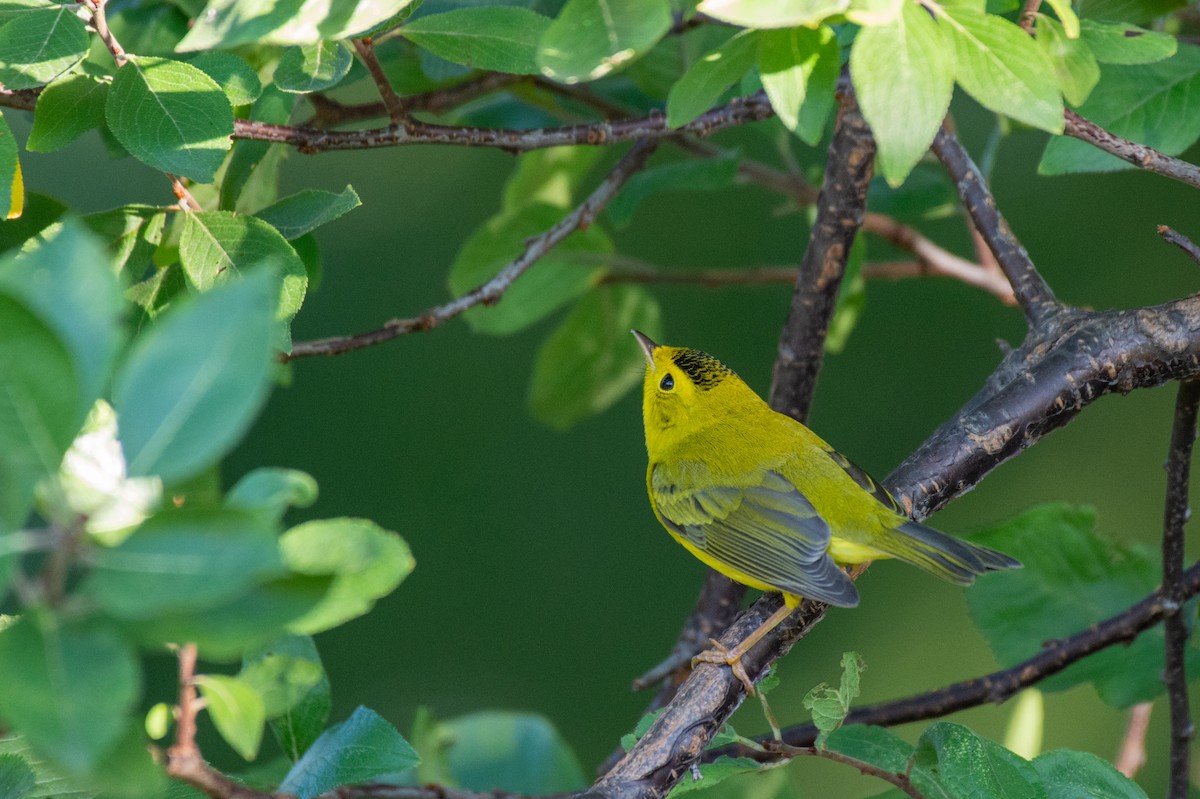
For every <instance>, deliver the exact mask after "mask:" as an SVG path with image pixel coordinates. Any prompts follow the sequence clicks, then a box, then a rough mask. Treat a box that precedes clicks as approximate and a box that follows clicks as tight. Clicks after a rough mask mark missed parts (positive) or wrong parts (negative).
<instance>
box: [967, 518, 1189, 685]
mask: <svg viewBox="0 0 1200 799" xmlns="http://www.w3.org/2000/svg"><path fill="white" fill-rule="evenodd" d="M1095 522H1096V519H1095V513H1094V511H1092V510H1090V509H1086V508H1072V507H1069V506H1066V505H1042V506H1039V507H1036V508H1032V509H1030V510H1029V511H1026V512H1025V513H1023V514H1021V515H1020V516H1018V517H1016V518H1014V519H1011V520H1009V521H1007V522H1005V523H1003V524H1001V525H999V526H997V527H994V528H992V529H990V530H987V531H985V532H983V533H981V534H980V535H979V536H978V537H977V540H978V541H979V542H980V543H984V544H986V545H988V546H991V547H995V548H997V549H1000V550H1002V551H1004V552H1008V553H1011V554H1012V555H1013V556H1014V557H1016V558H1017V559H1019V560H1020V561H1021V562H1022V563H1024V564H1025V567H1024V568H1023V569H1021V570H1019V571H1016V572H1013V573H1011V574H1007V575H1005V576H1004V577H1003V578H1001V579H997V577H996V576H995V575H985V576H984V577H982V578H981V579H980V580H979V581H978V582H977V583H976V585H974V586H972V587H971V588H968V589H967V604H968V607H969V609H970V612H971V617H972V619H974V621H975V624H976V626H978V627H979V629H980V631H981V632H982V633H983V635H984V637H985V638H987V640H988V643H989V644H990V645H991V647H992V649H993V650H994V651H995V653H996V657H997V658H998V659H999V660H1000V662H1001V663H1002V664H1004V665H1005V666H1009V665H1012V664H1014V663H1017V662H1020V661H1022V660H1025V659H1026V658H1029V657H1031V656H1032V655H1034V654H1035V653H1036V652H1038V650H1040V649H1041V648H1042V644H1043V642H1045V641H1050V640H1054V639H1056V638H1062V637H1065V636H1067V635H1070V634H1072V633H1075V632H1079V631H1080V630H1083V629H1086V628H1087V627H1089V626H1090V625H1092V624H1095V623H1096V622H1098V621H1100V620H1102V619H1105V618H1107V617H1109V616H1112V615H1114V614H1116V613H1119V612H1120V611H1122V610H1124V609H1125V608H1127V607H1129V606H1130V605H1132V604H1134V603H1136V602H1137V601H1139V600H1140V599H1142V598H1143V597H1145V596H1146V595H1147V594H1149V593H1150V592H1151V591H1153V590H1154V588H1155V586H1157V585H1158V583H1159V582H1160V580H1161V574H1162V572H1161V567H1160V565H1159V562H1158V558H1157V553H1154V554H1151V553H1148V552H1147V551H1145V550H1143V549H1141V548H1137V547H1124V546H1120V545H1118V544H1115V543H1113V542H1111V541H1108V540H1106V539H1104V538H1101V537H1100V536H1098V535H1096V533H1095V532H1094V528H1095ZM1048 539H1050V540H1053V541H1054V547H1052V548H1047V547H1046V546H1045V542H1046V541H1047V540H1048ZM1188 608H1189V610H1188V616H1189V618H1194V616H1195V612H1196V611H1195V606H1194V605H1193V604H1189V605H1188ZM1188 651H1189V653H1193V652H1195V651H1196V645H1195V643H1194V642H1193V643H1192V644H1189V650H1188ZM1191 663H1193V664H1195V663H1197V660H1196V658H1195V657H1192V658H1191ZM1193 668H1194V666H1193ZM1162 669H1163V634H1162V628H1161V627H1156V628H1154V629H1152V630H1149V631H1147V632H1145V633H1143V634H1142V635H1140V636H1138V637H1137V638H1136V639H1135V640H1134V641H1133V642H1131V643H1130V644H1129V645H1127V646H1120V647H1109V648H1108V649H1105V650H1103V651H1102V652H1097V653H1096V654H1094V655H1092V656H1091V657H1089V658H1087V659H1086V660H1084V661H1081V662H1079V663H1077V664H1075V665H1073V666H1069V667H1068V668H1067V669H1066V670H1065V671H1063V672H1062V673H1061V674H1058V675H1056V676H1054V677H1051V678H1050V679H1049V680H1046V681H1045V682H1043V683H1041V684H1040V685H1039V687H1040V688H1042V689H1043V690H1048V691H1058V690H1063V689H1066V688H1070V687H1071V686H1074V685H1078V684H1079V683H1082V682H1090V683H1092V684H1093V685H1094V686H1095V688H1096V691H1097V693H1099V694H1100V697H1101V698H1102V699H1104V701H1106V702H1108V703H1109V704H1112V705H1115V706H1117V707H1127V706H1129V705H1132V704H1134V703H1136V702H1144V701H1148V700H1151V699H1153V698H1154V697H1156V696H1158V695H1159V694H1161V693H1162V692H1163V690H1164V687H1163V683H1162V680H1161V679H1160V675H1161V673H1162ZM1193 673H1194V672H1193Z"/></svg>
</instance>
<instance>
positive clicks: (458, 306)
mask: <svg viewBox="0 0 1200 799" xmlns="http://www.w3.org/2000/svg"><path fill="white" fill-rule="evenodd" d="M657 146H658V143H657V142H656V141H653V140H647V141H640V142H638V143H637V144H635V145H634V146H633V148H632V149H631V150H630V151H629V152H628V153H626V154H625V157H624V158H622V159H621V160H620V161H619V162H618V163H617V165H616V166H615V167H613V170H612V172H610V173H609V174H608V177H606V178H605V179H604V180H603V181H602V182H601V183H600V185H599V186H597V187H596V189H595V191H593V192H592V193H591V194H590V195H589V196H588V198H587V199H586V200H584V201H583V203H582V204H581V205H580V206H579V207H577V208H576V209H575V210H574V211H572V212H571V213H569V214H567V215H566V216H565V217H563V219H562V220H561V221H560V222H558V224H556V225H554V226H553V227H551V228H550V229H549V230H547V231H546V232H545V233H542V234H541V235H538V236H534V237H532V238H530V239H528V240H527V241H526V244H525V250H524V251H523V252H522V253H521V254H520V255H519V256H517V258H516V259H515V260H513V261H512V262H510V263H509V264H508V265H506V266H505V267H504V268H502V269H501V270H500V271H499V272H498V273H497V274H496V276H495V277H493V278H492V279H491V280H489V281H487V282H486V283H484V284H482V285H480V286H476V287H475V288H473V289H471V290H470V291H468V292H467V293H466V294H463V295H462V296H461V297H458V298H457V299H454V300H451V301H450V302H448V303H445V304H443V305H437V306H434V307H433V308H429V309H427V310H426V311H425V312H423V313H422V314H420V315H418V316H413V317H410V318H408V319H392V320H390V321H389V322H387V323H386V324H385V325H384V326H383V327H381V328H378V329H377V330H372V331H369V332H367V333H360V334H358V335H354V336H338V337H334V338H325V339H318V340H316V341H301V342H298V343H297V344H296V345H295V346H294V347H292V351H291V353H288V354H286V355H282V356H281V359H282V360H283V361H284V362H285V363H286V362H287V361H291V360H294V359H296V358H303V357H307V356H311V355H342V354H344V353H347V352H351V351H353V350H357V349H362V348H363V347H369V346H371V345H373V344H379V343H381V342H384V341H388V340H390V339H393V338H396V337H398V336H403V335H405V334H407V333H412V332H414V331H417V330H429V329H431V328H434V327H437V326H438V325H440V324H443V323H445V322H448V321H450V320H451V319H453V318H454V317H456V316H459V315H460V314H462V313H463V312H465V311H467V310H469V309H471V308H474V307H475V306H476V305H493V304H495V303H497V302H499V301H500V299H501V298H502V297H503V296H504V292H505V291H507V290H508V287H509V286H511V285H512V284H513V283H514V282H515V281H516V280H517V278H519V277H521V275H523V274H525V272H526V271H527V270H528V269H529V268H530V267H531V266H533V265H534V264H535V263H537V261H538V259H539V258H541V257H542V256H543V255H545V254H546V253H547V252H549V251H550V250H551V249H552V248H553V247H554V246H555V245H557V244H558V243H559V242H561V241H562V240H563V239H565V238H566V237H567V236H569V235H571V234H572V233H574V232H575V231H576V230H580V229H582V228H586V227H587V226H588V225H590V224H591V223H592V221H593V220H595V218H596V215H597V214H599V213H600V211H601V210H603V208H604V206H605V205H607V204H608V202H609V201H610V200H611V199H612V198H613V197H615V196H616V195H617V193H618V192H619V191H620V190H621V187H622V186H624V185H625V181H627V180H628V179H629V178H630V176H632V175H633V174H634V173H635V172H637V171H638V170H639V169H641V168H642V167H643V166H644V165H645V163H646V159H647V158H649V157H650V153H652V152H654V149H655V148H656V147H657Z"/></svg>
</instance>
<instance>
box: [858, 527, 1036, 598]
mask: <svg viewBox="0 0 1200 799" xmlns="http://www.w3.org/2000/svg"><path fill="white" fill-rule="evenodd" d="M871 545H872V546H873V547H875V548H877V549H879V550H881V551H883V552H886V553H887V554H888V555H891V556H892V557H894V558H899V559H900V560H902V561H904V562H906V563H911V564H912V565H913V566H916V567H917V568H918V569H924V570H925V571H927V572H929V573H930V574H933V575H936V576H938V577H941V578H942V579H944V580H949V581H950V582H952V583H958V584H959V585H970V584H971V583H973V582H974V581H975V577H976V576H977V575H980V574H983V573H984V572H989V571H1000V570H1003V569H1019V568H1021V562H1020V561H1018V560H1016V559H1015V558H1010V557H1009V556H1008V555H1005V554H1004V553H1003V552H997V551H996V550H994V549H989V548H988V547H983V546H979V545H978V544H972V543H969V542H967V541H963V540H961V539H958V538H954V537H953V536H949V535H946V534H945V533H943V532H939V531H938V530H934V529H933V528H932V527H926V526H925V525H923V524H920V523H918V522H905V523H904V524H902V525H900V526H899V527H897V528H896V529H894V530H889V531H888V532H887V533H885V534H884V535H883V536H882V537H881V538H879V539H876V540H874V541H872V542H871Z"/></svg>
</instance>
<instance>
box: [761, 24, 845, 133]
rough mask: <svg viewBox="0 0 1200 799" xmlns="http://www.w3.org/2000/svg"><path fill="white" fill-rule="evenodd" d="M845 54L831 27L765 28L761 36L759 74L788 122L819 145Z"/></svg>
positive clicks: (772, 102) (780, 116) (770, 96)
mask: <svg viewBox="0 0 1200 799" xmlns="http://www.w3.org/2000/svg"><path fill="white" fill-rule="evenodd" d="M840 64H841V53H840V52H839V50H838V45H837V35H836V34H835V33H834V32H833V29H832V28H830V27H829V26H827V25H821V26H819V27H818V28H816V29H815V30H814V29H812V28H784V29H781V30H770V31H764V32H763V33H762V34H761V35H760V36H759V40H758V74H759V77H760V78H761V80H762V85H763V89H765V90H766V92H767V97H769V98H770V99H771V107H772V108H774V109H775V113H776V114H778V115H779V120H780V121H781V122H782V123H783V124H784V126H785V127H786V128H787V129H788V130H790V131H792V132H793V133H795V134H796V135H797V136H799V137H800V138H801V139H802V140H803V141H804V142H805V143H806V144H810V145H813V146H816V144H817V142H819V141H820V140H821V136H822V135H823V134H824V132H825V123H826V121H827V120H828V118H829V113H830V111H831V110H833V104H834V89H835V87H836V86H837V78H838V67H839V65H840Z"/></svg>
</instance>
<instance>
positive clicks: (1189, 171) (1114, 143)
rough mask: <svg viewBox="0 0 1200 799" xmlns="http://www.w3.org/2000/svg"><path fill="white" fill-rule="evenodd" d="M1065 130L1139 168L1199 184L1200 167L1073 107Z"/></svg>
mask: <svg viewBox="0 0 1200 799" xmlns="http://www.w3.org/2000/svg"><path fill="white" fill-rule="evenodd" d="M1065 119H1066V121H1065V124H1064V127H1063V133H1064V134H1066V135H1067V136H1073V137H1074V138H1076V139H1079V140H1080V141H1085V142H1087V143H1088V144H1090V145H1092V146H1093V147H1095V148H1097V149H1100V150H1103V151H1104V152H1106V153H1110V154H1112V155H1115V156H1116V157H1117V158H1120V159H1121V160H1122V161H1126V162H1128V163H1130V164H1133V165H1134V166H1136V167H1137V168H1138V169H1144V170H1146V171H1147V172H1154V173H1156V174H1159V175H1162V176H1164V177H1168V178H1171V179H1172V180H1178V181H1180V182H1182V183H1187V184H1188V185H1191V186H1195V187H1196V188H1200V167H1198V166H1196V165H1195V164H1189V163H1188V162H1187V161H1181V160H1180V159H1178V158H1174V157H1172V156H1169V155H1167V154H1166V153H1160V152H1159V151H1158V150H1155V149H1154V148H1153V147H1147V146H1146V145H1144V144H1138V143H1137V142H1135V141H1130V140H1129V139H1126V138H1124V137H1123V136H1118V135H1117V134H1115V133H1110V132H1108V131H1107V130H1105V129H1104V128H1102V127H1100V126H1099V125H1097V124H1096V123H1095V122H1092V121H1090V120H1087V119H1084V118H1083V117H1081V116H1080V115H1079V114H1077V113H1075V112H1074V111H1072V110H1071V109H1069V108H1068V109H1067V110H1066V115H1065Z"/></svg>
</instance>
